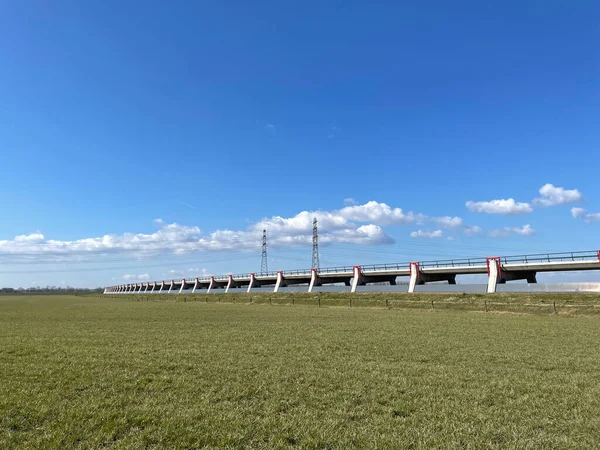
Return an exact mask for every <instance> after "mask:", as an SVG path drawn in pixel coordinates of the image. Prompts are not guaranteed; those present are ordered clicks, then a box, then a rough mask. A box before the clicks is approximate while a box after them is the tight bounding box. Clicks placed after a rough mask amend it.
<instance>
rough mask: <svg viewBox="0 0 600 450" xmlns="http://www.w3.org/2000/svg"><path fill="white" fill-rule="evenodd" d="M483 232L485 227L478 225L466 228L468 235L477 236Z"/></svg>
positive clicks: (465, 231)
mask: <svg viewBox="0 0 600 450" xmlns="http://www.w3.org/2000/svg"><path fill="white" fill-rule="evenodd" d="M481 232H483V229H482V228H481V227H478V226H477V225H469V226H466V227H465V228H464V233H465V235H466V236H475V235H477V234H480V233H481Z"/></svg>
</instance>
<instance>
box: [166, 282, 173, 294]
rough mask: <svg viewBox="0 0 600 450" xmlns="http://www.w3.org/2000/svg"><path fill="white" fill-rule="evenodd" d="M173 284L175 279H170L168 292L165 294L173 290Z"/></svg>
mask: <svg viewBox="0 0 600 450" xmlns="http://www.w3.org/2000/svg"><path fill="white" fill-rule="evenodd" d="M173 286H175V280H171V284H170V286H169V292H167V294H170V293H171V291H172V290H173Z"/></svg>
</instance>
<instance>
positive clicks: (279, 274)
mask: <svg viewBox="0 0 600 450" xmlns="http://www.w3.org/2000/svg"><path fill="white" fill-rule="evenodd" d="M280 287H285V278H284V277H283V270H278V271H277V282H276V283H275V289H274V290H273V292H279V288H280Z"/></svg>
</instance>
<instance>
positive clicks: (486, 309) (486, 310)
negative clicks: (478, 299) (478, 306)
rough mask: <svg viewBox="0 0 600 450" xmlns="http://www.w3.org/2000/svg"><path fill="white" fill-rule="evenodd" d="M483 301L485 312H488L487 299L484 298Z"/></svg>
mask: <svg viewBox="0 0 600 450" xmlns="http://www.w3.org/2000/svg"><path fill="white" fill-rule="evenodd" d="M484 302H485V312H488V308H487V299H486V300H484Z"/></svg>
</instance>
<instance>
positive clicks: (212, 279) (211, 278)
mask: <svg viewBox="0 0 600 450" xmlns="http://www.w3.org/2000/svg"><path fill="white" fill-rule="evenodd" d="M213 287H215V277H213V276H211V277H210V284H209V285H208V291H206V293H207V294H210V291H211V290H212V288H213Z"/></svg>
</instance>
